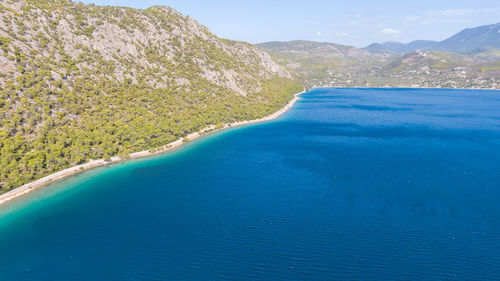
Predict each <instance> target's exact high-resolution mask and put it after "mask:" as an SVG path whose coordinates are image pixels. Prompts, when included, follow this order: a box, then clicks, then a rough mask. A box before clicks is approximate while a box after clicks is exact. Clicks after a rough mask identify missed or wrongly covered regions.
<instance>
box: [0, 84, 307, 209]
mask: <svg viewBox="0 0 500 281" xmlns="http://www.w3.org/2000/svg"><path fill="white" fill-rule="evenodd" d="M303 93H305V91H303V92H300V93H297V94H295V95H294V98H293V99H292V100H290V101H289V102H288V103H287V104H286V105H285V106H284V107H283V108H281V109H280V110H278V111H276V112H275V113H273V114H271V115H269V116H266V117H263V118H260V119H255V120H248V121H240V122H234V123H230V124H225V125H224V126H222V127H221V128H219V129H216V127H215V126H213V125H212V126H210V127H207V128H204V129H202V130H200V131H198V132H195V133H192V134H189V135H187V136H186V137H184V138H181V139H178V140H176V141H174V142H171V143H169V144H167V145H164V146H162V147H160V148H158V149H156V151H154V152H151V151H149V150H144V151H139V152H134V153H131V154H130V155H129V156H128V157H120V156H115V157H112V158H111V160H104V159H98V160H90V161H89V162H87V163H85V164H81V165H77V166H73V167H70V168H67V169H64V170H62V171H59V172H57V173H54V174H51V175H48V176H46V177H43V178H41V179H38V180H36V181H33V182H30V183H27V184H25V185H23V186H21V187H18V188H16V189H13V190H11V191H9V192H7V193H5V194H2V195H0V205H2V204H4V203H6V202H9V201H11V200H13V199H16V198H19V197H21V196H23V195H25V194H27V193H29V192H31V191H33V190H36V189H37V188H40V187H43V186H45V185H47V184H50V183H53V182H54V181H57V180H61V179H64V178H66V177H69V176H71V175H74V174H77V173H80V172H82V171H85V170H89V169H93V168H96V167H100V166H104V165H109V164H112V163H117V162H121V161H126V160H129V159H137V158H143V157H148V156H152V155H157V154H160V153H164V152H167V151H170V150H173V149H175V148H178V147H180V146H182V145H183V144H186V143H188V142H189V141H192V140H195V139H197V138H199V137H201V136H204V135H207V134H210V133H214V132H218V131H221V130H224V129H228V128H234V127H239V126H244V125H250V124H255V123H261V122H266V121H270V120H274V119H276V118H278V117H279V116H281V115H282V114H283V113H285V112H287V111H288V110H289V109H290V108H292V107H293V105H294V104H295V102H296V101H297V100H299V98H300V95H301V94H303Z"/></svg>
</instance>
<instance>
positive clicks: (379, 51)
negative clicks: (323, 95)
mask: <svg viewBox="0 0 500 281" xmlns="http://www.w3.org/2000/svg"><path fill="white" fill-rule="evenodd" d="M257 46H258V47H259V48H261V49H263V50H265V51H267V52H269V53H270V54H271V55H272V56H273V58H274V59H275V60H276V61H278V62H279V63H280V64H281V65H283V66H284V67H285V68H287V69H288V70H290V71H292V72H296V73H298V75H299V77H300V79H301V81H302V83H304V84H305V85H307V86H338V87H375V86H377V87H391V86H392V87H450V88H499V87H500V23H497V24H492V25H486V26H480V27H476V28H470V29H466V30H463V31H461V32H459V33H457V34H456V35H453V36H452V37H450V38H448V39H446V40H443V41H439V42H437V41H428V40H418V41H413V42H410V43H408V44H403V43H398V42H386V43H374V44H371V45H369V46H367V47H365V48H355V47H351V46H344V45H339V44H333V43H327V42H310V41H290V42H267V43H262V44H258V45H257Z"/></svg>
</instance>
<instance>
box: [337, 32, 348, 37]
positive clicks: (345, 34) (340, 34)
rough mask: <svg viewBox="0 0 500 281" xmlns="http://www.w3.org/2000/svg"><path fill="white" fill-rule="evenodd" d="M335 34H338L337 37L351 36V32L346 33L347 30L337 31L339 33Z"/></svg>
mask: <svg viewBox="0 0 500 281" xmlns="http://www.w3.org/2000/svg"><path fill="white" fill-rule="evenodd" d="M335 36H337V37H347V36H349V34H348V33H345V32H337V33H335Z"/></svg>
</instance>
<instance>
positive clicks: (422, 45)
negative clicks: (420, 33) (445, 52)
mask: <svg viewBox="0 0 500 281" xmlns="http://www.w3.org/2000/svg"><path fill="white" fill-rule="evenodd" d="M437 44H438V42H436V41H430V40H416V41H412V42H410V43H408V44H402V43H396V42H386V43H382V45H383V46H384V47H386V48H389V49H391V50H393V51H395V52H398V53H407V52H412V51H415V50H422V51H431V50H434V49H435V48H436V45H437Z"/></svg>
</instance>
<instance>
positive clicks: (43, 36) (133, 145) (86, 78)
mask: <svg viewBox="0 0 500 281" xmlns="http://www.w3.org/2000/svg"><path fill="white" fill-rule="evenodd" d="M15 2H16V3H14V1H12V2H10V3H9V2H7V3H5V4H4V6H2V7H1V11H5V14H4V15H3V16H2V18H1V20H3V21H4V26H5V29H2V28H0V48H1V49H2V50H3V54H2V55H1V56H3V57H5V58H7V59H8V61H9V64H7V66H6V68H7V69H8V70H7V71H5V72H2V74H1V75H0V193H3V192H6V191H9V190H10V189H12V188H15V187H18V186H20V185H22V184H25V183H27V182H30V181H33V180H35V179H37V178H40V177H42V176H45V175H47V174H50V173H53V172H56V171H59V170H61V169H64V168H67V167H69V166H72V165H77V164H81V163H84V162H87V161H88V160H90V159H100V158H104V159H110V158H111V157H112V156H117V155H124V156H126V155H128V154H129V153H131V152H136V151H141V150H146V149H149V150H152V151H153V150H154V149H155V148H158V147H161V146H163V145H165V144H167V143H170V142H172V141H174V140H176V139H179V138H183V137H185V136H186V135H188V134H190V133H192V132H195V131H198V130H200V129H202V128H205V127H208V126H210V125H215V126H217V127H218V128H219V127H221V126H222V124H224V123H229V122H234V121H242V120H249V119H255V118H260V117H263V116H266V115H269V114H271V113H273V112H275V111H276V110H278V109H279V108H281V107H283V106H284V105H285V104H286V103H287V102H288V101H289V100H290V99H291V98H292V96H293V95H292V94H293V93H295V92H299V91H300V90H301V89H302V87H301V85H300V84H299V83H298V82H296V81H295V80H293V79H292V78H291V76H290V75H289V74H288V73H287V72H286V71H284V70H281V71H275V70H273V69H268V68H265V67H264V66H263V65H265V64H264V63H263V60H265V56H266V55H265V54H264V53H262V52H261V51H260V50H257V49H256V48H254V47H252V46H249V45H247V44H244V43H240V42H232V41H229V40H221V39H219V38H217V37H215V36H214V35H213V34H212V33H210V32H209V31H208V29H206V28H205V27H202V26H201V25H198V24H193V23H192V20H191V19H189V18H186V17H183V16H182V15H180V14H178V13H176V12H175V11H173V10H171V9H169V8H162V7H155V8H151V9H148V10H145V11H141V10H135V9H128V8H116V7H98V6H94V5H83V4H81V3H78V4H77V3H73V2H69V1H64V0H43V1H42V0H39V1H32V0H29V1H15ZM19 2H22V3H23V6H22V7H23V8H22V9H21V10H15V9H13V8H11V5H14V4H19ZM69 19H71V20H69ZM145 26H149V28H148V29H145ZM137 34H139V35H137ZM270 63H272V61H271V62H270ZM276 67H277V66H276ZM278 68H279V67H278Z"/></svg>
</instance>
